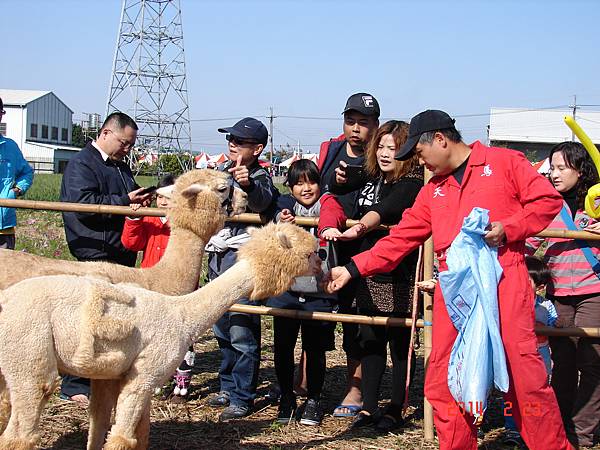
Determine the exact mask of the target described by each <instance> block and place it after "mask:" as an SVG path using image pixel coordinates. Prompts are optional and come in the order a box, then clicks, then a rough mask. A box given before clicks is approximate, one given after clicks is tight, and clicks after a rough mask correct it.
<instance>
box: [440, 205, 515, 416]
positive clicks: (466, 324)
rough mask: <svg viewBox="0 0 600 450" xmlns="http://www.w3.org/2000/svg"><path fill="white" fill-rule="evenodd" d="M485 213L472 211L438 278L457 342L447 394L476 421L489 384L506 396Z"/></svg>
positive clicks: (497, 271)
mask: <svg viewBox="0 0 600 450" xmlns="http://www.w3.org/2000/svg"><path fill="white" fill-rule="evenodd" d="M488 213H489V211H488V210H486V209H483V208H473V210H472V211H471V213H470V214H469V215H468V216H467V217H466V218H465V219H464V221H463V225H462V228H461V230H460V233H459V234H458V236H456V238H455V239H454V241H452V245H450V249H449V250H448V253H447V257H446V263H447V264H448V270H447V271H445V272H442V273H440V287H441V288H442V292H443V294H444V300H445V303H446V309H447V310H448V315H449V316H450V319H451V320H452V323H453V324H454V326H455V328H456V329H457V331H458V336H457V337H456V341H455V342H454V345H453V347H452V352H451V353H450V361H449V363H448V388H449V389H450V392H451V393H452V396H453V397H454V399H455V400H456V401H457V402H464V405H465V410H466V411H467V412H468V413H469V414H473V415H474V416H476V417H477V416H481V415H483V413H484V412H485V410H486V406H487V397H488V393H489V391H490V390H491V388H492V384H494V385H495V386H496V388H497V389H498V390H500V391H502V392H507V391H508V371H507V368H506V356H505V354H504V344H503V343H502V337H501V336H500V319H499V313H498V311H499V310H498V282H499V281H500V277H501V276H502V267H501V266H500V263H499V262H498V250H497V249H496V248H490V247H488V245H487V244H486V242H485V240H484V238H483V235H484V234H485V233H486V231H485V227H486V226H487V225H488V223H489V214H488Z"/></svg>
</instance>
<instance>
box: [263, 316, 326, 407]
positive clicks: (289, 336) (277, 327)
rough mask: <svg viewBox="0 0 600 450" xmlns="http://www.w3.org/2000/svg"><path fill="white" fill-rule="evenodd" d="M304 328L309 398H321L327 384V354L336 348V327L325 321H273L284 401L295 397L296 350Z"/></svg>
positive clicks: (275, 349)
mask: <svg viewBox="0 0 600 450" xmlns="http://www.w3.org/2000/svg"><path fill="white" fill-rule="evenodd" d="M300 328H302V349H303V350H304V351H306V382H307V385H306V387H307V391H308V394H307V396H308V398H313V399H318V398H319V397H320V396H321V391H322V390H323V382H324V381H325V367H326V360H325V352H326V351H327V350H332V349H333V347H334V339H335V337H334V333H333V332H334V328H333V327H332V325H331V324H329V323H327V322H322V321H310V320H307V321H301V320H297V319H289V318H286V317H274V318H273V334H274V347H275V348H274V353H275V355H274V359H275V373H276V374H277V381H278V382H279V387H280V388H281V395H282V397H283V398H287V399H289V398H292V397H293V396H294V348H295V346H296V340H297V339H298V332H299V331H300Z"/></svg>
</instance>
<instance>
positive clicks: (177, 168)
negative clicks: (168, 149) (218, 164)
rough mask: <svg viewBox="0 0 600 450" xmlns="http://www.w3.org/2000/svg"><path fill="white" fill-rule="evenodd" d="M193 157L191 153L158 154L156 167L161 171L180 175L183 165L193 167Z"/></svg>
mask: <svg viewBox="0 0 600 450" xmlns="http://www.w3.org/2000/svg"><path fill="white" fill-rule="evenodd" d="M192 163H193V158H192V156H191V155H185V154H179V155H176V154H174V153H171V154H167V155H160V157H159V159H158V167H159V168H160V171H161V173H171V174H173V175H181V174H182V173H183V167H185V166H187V167H193V164H192Z"/></svg>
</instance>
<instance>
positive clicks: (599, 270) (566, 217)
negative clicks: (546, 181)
mask: <svg viewBox="0 0 600 450" xmlns="http://www.w3.org/2000/svg"><path fill="white" fill-rule="evenodd" d="M560 217H561V218H562V220H563V222H564V223H565V225H567V228H568V229H569V230H571V231H581V230H580V229H579V228H577V225H575V222H573V218H572V217H571V214H570V213H569V211H568V210H567V207H566V206H565V205H563V207H562V209H561V210H560ZM574 241H575V243H576V244H577V246H578V247H579V248H580V249H581V251H582V252H583V256H585V259H587V261H588V263H590V266H592V270H593V271H594V273H595V274H596V276H597V277H598V278H600V261H598V259H597V258H596V257H595V256H594V254H593V253H592V250H591V249H590V246H589V245H588V243H587V242H586V241H583V240H581V239H574Z"/></svg>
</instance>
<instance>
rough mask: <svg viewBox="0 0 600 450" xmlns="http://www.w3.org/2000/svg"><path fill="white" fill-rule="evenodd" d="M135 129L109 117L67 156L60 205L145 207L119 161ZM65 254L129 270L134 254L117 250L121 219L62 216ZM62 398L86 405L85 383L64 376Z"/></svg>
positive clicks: (146, 198)
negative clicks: (136, 205)
mask: <svg viewBox="0 0 600 450" xmlns="http://www.w3.org/2000/svg"><path fill="white" fill-rule="evenodd" d="M137 130H138V126H137V125H136V123H135V121H134V120H133V119H132V118H131V117H129V116H128V115H126V114H123V113H120V112H116V113H112V114H111V115H109V116H108V117H107V118H106V120H105V121H104V124H103V125H102V128H101V129H100V132H99V134H98V137H97V139H96V140H95V141H92V142H88V143H87V145H86V146H85V147H84V148H82V149H81V151H80V152H79V153H78V154H77V155H75V156H73V158H71V160H70V161H69V163H68V164H67V167H66V168H65V173H64V175H63V179H62V185H61V188H60V200H61V201H63V202H71V203H88V204H94V205H98V204H100V205H121V206H124V205H129V204H131V203H140V204H143V205H146V204H149V202H150V200H151V197H152V194H142V191H143V189H144V188H140V187H139V186H138V185H137V184H136V182H135V180H134V179H133V174H132V173H131V169H129V166H128V165H127V164H126V163H124V162H123V158H125V156H127V155H128V154H129V151H130V150H131V149H132V148H133V145H134V144H135V139H136V137H137ZM63 221H64V224H65V234H66V237H67V243H68V244H69V250H70V252H71V254H72V255H73V256H74V257H75V258H77V260H78V261H109V262H114V263H117V264H122V265H125V266H131V267H132V266H134V265H135V260H136V256H137V253H136V252H131V251H129V250H127V249H125V247H123V244H121V234H122V232H123V224H124V222H125V217H124V216H120V215H112V214H88V213H63ZM61 396H62V397H63V398H67V399H71V400H75V401H80V402H83V403H87V397H88V396H89V380H87V379H84V378H77V377H71V376H65V377H64V378H63V384H62V394H61Z"/></svg>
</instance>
